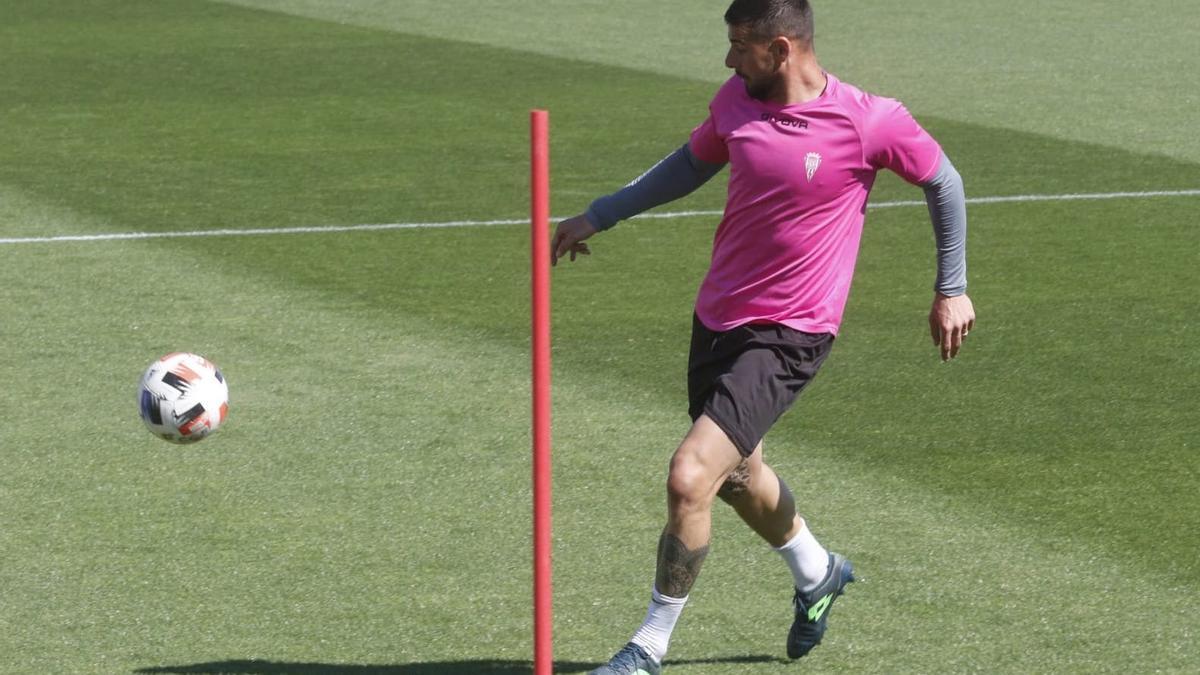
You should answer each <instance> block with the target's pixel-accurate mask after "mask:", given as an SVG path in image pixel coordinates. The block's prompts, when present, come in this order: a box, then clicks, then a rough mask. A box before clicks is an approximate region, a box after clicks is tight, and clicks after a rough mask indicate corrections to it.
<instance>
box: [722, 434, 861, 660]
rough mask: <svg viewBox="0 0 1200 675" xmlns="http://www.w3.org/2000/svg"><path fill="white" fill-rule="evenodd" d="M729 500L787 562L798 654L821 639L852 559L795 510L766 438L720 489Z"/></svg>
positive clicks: (792, 649) (791, 652) (794, 653)
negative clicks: (765, 455) (829, 546)
mask: <svg viewBox="0 0 1200 675" xmlns="http://www.w3.org/2000/svg"><path fill="white" fill-rule="evenodd" d="M717 494H718V496H720V497H721V499H722V500H724V501H725V503H727V504H729V505H730V506H732V507H733V509H734V510H735V511H737V514H738V515H739V516H740V517H741V518H742V520H743V521H745V522H746V524H747V525H749V526H750V528H751V529H753V530H754V531H755V532H757V533H758V535H759V536H760V537H762V538H763V539H765V540H766V541H767V543H769V544H770V545H771V546H772V547H773V548H774V549H775V550H776V551H777V552H778V553H779V554H780V556H782V557H783V559H784V561H785V562H786V563H787V565H788V568H789V569H791V571H792V577H793V580H794V581H795V585H796V593H795V596H794V598H793V602H794V603H795V605H796V612H795V619H794V621H793V623H792V628H791V630H790V631H789V633H788V640H787V652H788V656H790V657H792V658H798V657H801V656H804V655H805V654H807V653H808V652H809V651H810V650H812V648H813V647H815V646H817V644H818V643H820V641H821V638H822V637H823V636H824V634H825V624H826V619H827V617H828V610H829V606H830V605H831V604H832V603H833V600H834V599H835V598H836V597H837V596H839V595H841V594H842V590H843V589H844V588H845V587H846V584H848V583H850V582H851V581H853V580H854V571H853V568H852V567H851V565H850V563H849V561H847V560H846V559H845V558H843V557H842V556H840V555H836V554H830V553H829V552H828V551H826V550H825V548H824V547H822V546H821V545H820V544H819V543H817V540H816V538H814V537H813V535H812V532H811V531H809V529H808V525H807V523H805V522H804V519H803V518H801V517H800V515H799V514H798V513H796V500H795V498H794V497H793V496H792V491H791V490H789V489H788V486H787V484H786V483H784V482H783V479H781V478H780V477H779V476H778V475H776V473H775V471H774V470H772V469H771V467H770V466H768V465H767V464H766V463H765V462H763V459H762V443H759V444H758V447H756V448H755V449H754V452H753V453H752V454H751V455H750V456H749V457H747V458H746V459H745V460H743V461H742V462H741V463H739V464H738V466H737V467H736V468H735V469H734V470H733V472H732V473H731V474H730V475H729V478H728V479H727V480H726V481H725V482H724V483H723V484H722V485H721V487H720V489H719V490H718V492H717Z"/></svg>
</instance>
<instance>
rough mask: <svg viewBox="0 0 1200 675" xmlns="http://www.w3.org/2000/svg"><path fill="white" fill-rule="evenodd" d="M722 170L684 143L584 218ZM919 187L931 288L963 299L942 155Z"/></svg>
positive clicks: (957, 236) (651, 199)
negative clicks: (933, 266)
mask: <svg viewBox="0 0 1200 675" xmlns="http://www.w3.org/2000/svg"><path fill="white" fill-rule="evenodd" d="M724 166H725V165H724V164H712V163H709V162H703V161H701V160H699V159H697V158H696V157H695V156H694V155H692V151H691V150H690V149H689V148H688V145H687V144H686V143H685V144H684V145H683V146H682V147H681V148H679V149H678V150H676V151H675V152H673V153H671V154H670V155H668V156H667V157H665V158H664V159H663V160H662V161H660V162H659V163H658V164H655V165H654V166H653V167H651V168H650V170H649V171H647V172H646V173H644V174H642V175H641V176H639V177H638V178H636V179H635V180H634V181H633V182H632V183H630V184H628V185H626V186H625V187H623V188H621V189H620V190H618V191H616V192H614V193H613V194H610V195H606V196H604V197H600V198H599V199H597V200H595V201H593V202H592V204H591V206H589V207H588V210H587V212H586V213H585V216H586V217H587V219H588V222H589V223H591V224H592V226H593V227H595V228H596V229H597V230H607V229H609V228H611V227H612V226H614V225H616V224H617V223H618V222H619V221H622V220H626V219H628V218H632V217H633V216H636V215H637V214H639V213H642V212H644V211H648V210H650V209H652V208H654V207H656V206H660V205H662V204H666V203H667V202H671V201H674V200H676V199H679V198H680V197H684V196H686V195H688V194H691V193H692V192H694V191H695V190H696V189H697V188H699V187H700V186H701V185H704V184H705V183H706V182H708V180H709V179H711V178H712V177H713V176H715V175H717V173H719V172H720V171H721V169H722V168H723V167H724ZM921 187H922V188H923V189H924V190H925V203H926V204H927V205H928V207H929V218H930V220H931V221H932V223H933V233H934V239H935V240H936V242H937V269H938V272H937V282H936V283H935V285H934V289H935V290H936V291H937V292H939V293H942V294H944V295H962V294H963V293H965V292H966V289H967V201H966V194H965V192H964V190H963V183H962V177H961V176H960V175H959V173H958V171H957V170H956V169H955V168H954V165H953V164H951V163H950V158H949V157H947V156H946V155H945V153H943V154H942V159H941V162H940V163H939V165H938V170H937V172H936V173H935V174H934V175H933V178H932V179H930V180H929V181H928V182H926V183H924V184H922V186H921Z"/></svg>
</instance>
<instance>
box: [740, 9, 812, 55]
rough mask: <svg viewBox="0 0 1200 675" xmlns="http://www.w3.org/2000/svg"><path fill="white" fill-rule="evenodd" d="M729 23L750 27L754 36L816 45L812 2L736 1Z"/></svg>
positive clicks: (761, 38) (762, 38)
mask: <svg viewBox="0 0 1200 675" xmlns="http://www.w3.org/2000/svg"><path fill="white" fill-rule="evenodd" d="M725 23H727V24H729V25H730V26H749V27H750V35H751V36H752V37H754V38H756V39H759V40H770V39H772V38H775V37H778V36H780V35H783V36H786V37H789V38H793V39H795V40H797V41H799V42H802V43H804V44H809V45H811V44H812V39H813V16H812V6H810V5H809V4H808V0H733V4H731V5H729V9H727V10H725Z"/></svg>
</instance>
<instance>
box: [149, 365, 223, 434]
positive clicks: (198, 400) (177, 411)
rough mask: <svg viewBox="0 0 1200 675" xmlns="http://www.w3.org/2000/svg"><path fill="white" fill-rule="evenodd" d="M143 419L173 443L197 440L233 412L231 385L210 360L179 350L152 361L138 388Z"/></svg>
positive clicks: (155, 432) (154, 431)
mask: <svg viewBox="0 0 1200 675" xmlns="http://www.w3.org/2000/svg"><path fill="white" fill-rule="evenodd" d="M138 403H139V404H140V406H141V410H142V421H143V422H145V423H146V427H147V428H148V429H150V432H151V433H153V434H154V435H155V436H158V437H159V438H163V439H166V440H168V441H171V442H172V443H194V442H196V441H200V440H203V439H205V438H206V437H208V436H209V435H211V434H212V433H213V432H214V431H216V430H217V429H218V428H219V427H220V426H221V423H222V422H224V421H225V417H226V416H227V415H228V414H229V386H228V385H227V384H226V383H225V376H224V375H222V374H221V371H220V369H218V368H217V366H216V365H215V364H213V363H212V362H210V361H209V360H208V359H206V358H204V357H202V356H197V355H196V354H189V353H187V352H175V353H172V354H167V355H166V356H164V357H162V358H161V359H159V360H157V361H155V362H154V363H151V364H150V367H149V368H147V369H146V373H145V374H144V375H142V385H141V387H140V388H139V391H138Z"/></svg>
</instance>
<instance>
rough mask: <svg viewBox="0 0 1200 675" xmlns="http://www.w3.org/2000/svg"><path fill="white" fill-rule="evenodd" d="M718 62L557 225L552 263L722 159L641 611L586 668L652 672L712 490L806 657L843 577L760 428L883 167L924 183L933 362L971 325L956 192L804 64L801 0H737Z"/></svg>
mask: <svg viewBox="0 0 1200 675" xmlns="http://www.w3.org/2000/svg"><path fill="white" fill-rule="evenodd" d="M725 20H726V23H727V24H728V34H729V52H728V54H727V55H726V57H725V65H726V66H728V67H729V68H731V69H733V71H734V76H733V77H731V78H730V79H729V80H728V81H727V82H725V84H724V85H723V86H722V87H721V88H720V89H719V90H718V91H717V93H716V95H715V96H714V97H713V99H712V102H711V103H710V104H709V115H708V117H707V118H706V119H705V120H704V121H703V122H702V123H701V124H700V125H699V126H698V127H696V128H695V129H694V130H693V131H692V134H691V137H690V139H689V140H688V142H687V143H685V144H684V145H683V147H681V148H679V149H678V150H676V151H675V152H674V153H672V154H671V155H669V156H668V157H667V158H665V159H664V160H662V161H661V162H659V163H658V164H656V165H655V166H654V167H653V168H651V169H650V170H649V171H647V172H646V173H645V174H644V175H642V176H641V177H640V178H638V179H637V180H635V181H634V182H633V183H630V184H629V185H627V186H625V187H624V188H622V189H621V190H619V191H617V192H615V193H613V194H611V195H608V196H605V197H601V198H599V199H597V200H595V201H594V202H592V204H591V205H590V206H589V208H588V210H587V211H586V213H583V214H580V215H578V216H575V217H573V218H569V219H567V220H565V221H563V222H561V223H559V225H558V228H557V229H556V231H555V234H554V239H553V244H552V257H553V262H555V263H556V262H557V260H558V259H559V258H560V257H562V256H564V255H567V254H570V258H571V260H575V257H576V255H578V254H588V253H590V250H589V248H588V245H587V244H586V243H584V240H585V239H587V238H589V237H591V236H592V235H594V234H595V233H596V232H598V231H602V230H606V229H608V228H610V227H612V226H613V225H615V224H616V223H617V222H618V221H620V220H624V219H626V218H630V217H632V216H634V215H636V214H638V213H641V212H643V211H645V210H647V209H650V208H653V207H654V206H658V205H660V204H663V203H666V202H669V201H672V200H674V199H678V198H679V197H682V196H684V195H686V194H689V193H690V192H692V191H693V190H695V189H696V188H698V187H699V186H700V185H702V184H704V183H705V182H706V181H708V180H709V179H710V178H712V177H713V176H714V175H716V174H717V173H718V172H719V171H720V170H721V168H722V167H724V166H725V165H726V164H728V165H729V166H730V174H729V187H728V197H727V202H726V206H725V213H724V216H723V217H722V219H721V223H720V225H719V226H718V227H717V232H716V236H715V238H714V240H713V254H712V263H711V266H710V268H709V271H708V274H707V276H706V277H705V279H704V281H703V283H702V284H701V287H700V292H699V294H698V296H697V299H696V308H695V316H694V319H693V324H692V340H691V349H690V353H689V357H688V377H687V385H688V398H689V409H688V412H689V414H690V416H691V418H692V422H693V423H692V426H691V428H690V429H689V430H688V432H687V434H686V435H685V436H684V439H683V441H682V442H681V443H680V445H679V447H678V448H677V449H676V450H675V453H674V454H673V455H672V457H671V463H670V468H669V472H668V476H667V507H668V518H667V525H666V527H665V528H664V530H663V533H662V536H661V538H660V539H659V543H658V563H657V573H656V575H655V580H654V588H653V589H652V593H651V601H650V606H649V609H648V610H647V612H646V617H645V619H644V621H643V623H642V626H641V627H640V628H639V629H638V630H637V631H636V632H635V633H634V635H633V637H632V638H631V639H630V641H629V643H628V644H626V645H625V647H624V648H623V649H621V650H620V651H619V652H617V654H616V655H615V656H614V657H613V658H612V660H611V661H609V663H608V664H607V665H605V666H602V667H600V668H599V669H597V670H595V671H593V673H594V674H600V675H613V674H618V673H623V674H639V673H647V674H649V675H656V674H657V673H660V672H661V664H662V660H663V657H664V656H665V655H666V652H667V644H668V641H669V640H670V637H671V633H672V631H673V630H674V627H675V623H676V621H677V620H678V618H679V615H680V612H681V611H682V609H683V606H684V604H685V603H686V602H687V599H688V594H689V592H690V591H691V588H692V585H693V583H694V582H695V580H696V577H697V575H699V573H700V566H701V564H702V562H703V561H704V558H705V556H706V555H707V553H708V546H709V541H710V536H711V524H712V520H711V516H712V504H713V500H714V498H716V497H720V498H721V499H722V500H723V501H725V502H726V503H728V504H729V505H731V506H732V507H733V508H734V510H735V511H736V512H737V514H738V515H739V516H740V517H741V518H742V520H744V521H745V522H746V524H747V525H749V526H750V527H751V528H752V529H753V530H754V531H755V532H756V533H758V534H759V535H760V536H761V537H762V538H763V539H764V540H766V541H767V543H769V544H770V545H771V546H772V547H773V548H774V549H775V550H776V551H778V552H779V554H780V555H781V556H782V557H783V559H784V561H785V562H786V563H787V565H788V568H789V569H790V570H791V572H792V577H793V580H794V582H795V592H794V595H793V602H794V605H795V613H794V617H793V621H792V626H791V630H790V631H789V633H788V636H787V654H788V656H790V657H792V658H799V657H801V656H804V655H805V654H807V653H808V652H809V651H810V650H811V649H812V648H813V647H815V646H816V645H817V644H818V643H819V642H820V641H821V637H822V636H823V635H824V633H825V627H826V620H827V618H828V616H829V608H830V606H831V605H832V603H833V601H834V600H835V599H836V598H837V597H838V596H839V595H841V594H842V591H843V589H844V588H845V586H846V584H848V583H850V582H851V581H853V580H854V573H853V569H852V567H851V565H850V562H849V561H848V560H846V559H845V558H844V557H842V556H841V555H837V554H831V553H829V552H827V551H826V550H825V548H824V547H822V546H821V544H820V543H818V542H817V540H816V538H814V536H813V534H812V532H811V531H810V530H809V529H808V526H807V524H806V523H805V521H804V519H803V518H801V517H800V516H799V514H798V513H797V512H796V506H795V500H794V498H793V496H792V492H791V491H790V490H789V489H788V487H787V485H786V484H785V483H784V482H783V481H782V480H781V479H780V478H779V477H778V476H777V475H776V474H775V472H774V471H773V470H772V469H771V467H770V466H768V465H767V464H766V463H765V462H764V461H763V446H762V439H763V437H764V436H765V435H766V433H767V431H768V429H770V427H771V426H772V425H773V424H774V423H775V421H776V420H777V419H778V418H779V417H780V416H781V415H782V414H783V413H784V412H785V411H786V410H787V409H788V408H789V407H790V406H791V404H792V402H793V401H795V399H796V397H797V396H798V395H799V393H800V391H801V390H802V389H803V388H804V387H805V386H806V385H807V384H808V383H809V381H811V380H812V378H813V377H814V376H815V375H816V372H817V369H818V368H819V366H820V365H821V362H822V361H823V360H824V359H825V357H826V355H827V354H828V353H829V350H830V348H831V346H832V344H833V341H834V336H835V335H836V333H837V331H838V328H839V326H840V324H841V320H842V312H843V310H844V308H845V304H846V298H847V295H848V293H849V291H850V281H851V277H852V275H853V272H854V264H855V260H856V258H857V255H858V245H859V238H860V236H861V233H862V226H863V220H864V216H865V213H866V204H867V198H868V195H869V193H870V190H871V187H872V185H873V183H874V180H875V176H876V173H877V172H878V171H879V170H880V169H889V170H891V171H894V172H895V173H897V174H899V175H900V176H901V177H902V178H904V179H905V180H907V181H908V182H910V183H912V184H914V185H919V186H921V187H922V188H923V189H924V191H925V196H926V202H927V203H928V206H929V213H930V217H931V220H932V222H933V229H934V235H935V239H936V241H937V281H936V283H935V293H934V298H933V306H932V308H931V310H930V313H929V327H930V333H931V336H932V338H933V342H934V344H935V345H937V346H938V347H939V349H940V351H941V357H942V360H949V359H951V358H954V357H955V356H957V355H958V352H959V349H960V347H961V346H962V343H963V340H964V338H966V336H967V333H968V331H969V330H970V329H971V328H972V327H973V326H974V322H975V311H974V308H973V307H972V304H971V300H970V299H969V298H968V297H967V295H966V200H965V197H964V194H963V187H962V179H961V178H960V177H959V175H958V172H957V171H955V169H954V166H953V165H952V164H951V163H950V160H949V159H948V158H947V157H946V155H945V154H944V153H943V152H942V149H941V147H940V146H939V145H938V144H937V142H936V141H934V140H933V138H932V137H930V136H929V134H928V133H926V132H925V130H924V129H922V128H921V126H920V125H918V124H917V122H916V121H915V120H913V118H912V116H911V115H910V114H909V113H908V111H907V110H906V109H905V108H904V106H902V105H901V104H900V103H898V102H897V101H894V100H892V99H887V98H882V97H878V96H873V95H871V94H867V93H864V92H862V91H860V90H859V89H857V88H855V87H853V86H851V85H849V84H846V83H843V82H840V81H839V80H838V79H837V78H836V77H834V76H833V75H831V74H829V73H827V72H825V71H824V70H823V69H822V68H821V66H820V64H819V63H818V62H817V59H816V55H815V53H814V52H813V44H812V35H813V32H812V26H813V24H812V11H811V8H810V7H809V4H808V2H806V0H734V2H733V4H732V5H730V7H729V10H728V11H727V12H726V14H725Z"/></svg>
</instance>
